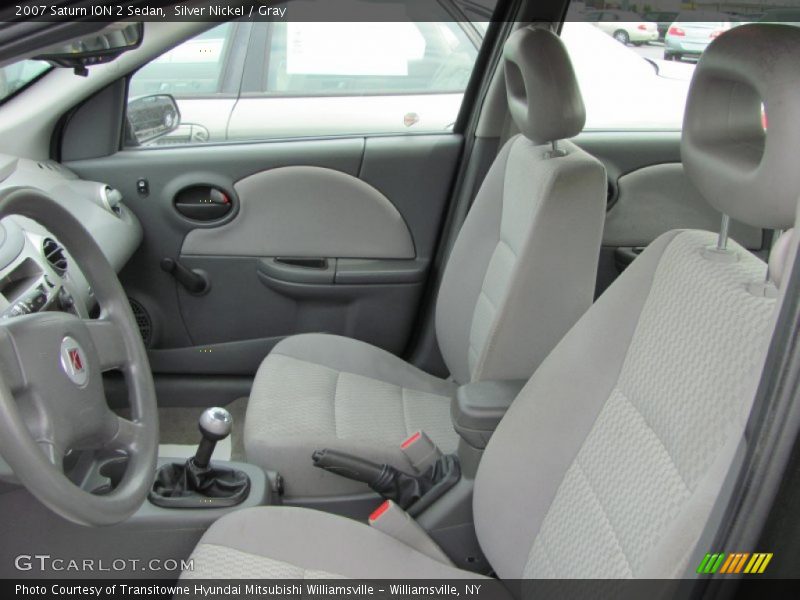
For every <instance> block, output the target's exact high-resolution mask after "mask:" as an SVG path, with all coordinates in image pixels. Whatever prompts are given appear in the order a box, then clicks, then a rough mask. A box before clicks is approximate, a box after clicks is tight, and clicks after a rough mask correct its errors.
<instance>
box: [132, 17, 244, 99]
mask: <svg viewBox="0 0 800 600" xmlns="http://www.w3.org/2000/svg"><path fill="white" fill-rule="evenodd" d="M233 29H234V28H233V24H232V23H223V24H222V25H218V26H217V27H214V28H213V29H209V30H208V31H206V32H204V33H201V34H200V35H198V36H197V37H194V38H192V39H190V40H188V41H186V42H183V43H182V44H180V45H178V46H176V47H175V48H173V49H172V50H170V51H169V52H167V53H165V54H162V55H161V56H159V57H158V58H156V59H155V60H154V61H152V62H150V63H148V64H147V65H145V66H144V67H142V68H141V69H139V71H137V72H136V74H135V75H134V76H133V77H132V78H131V81H130V87H129V92H128V96H129V98H136V97H139V96H147V95H151V94H170V95H172V96H173V97H175V98H176V99H180V98H192V97H197V96H209V95H214V94H219V93H220V92H221V91H222V78H223V74H224V67H225V58H226V55H227V50H228V46H229V43H230V34H231V32H232V30H233Z"/></svg>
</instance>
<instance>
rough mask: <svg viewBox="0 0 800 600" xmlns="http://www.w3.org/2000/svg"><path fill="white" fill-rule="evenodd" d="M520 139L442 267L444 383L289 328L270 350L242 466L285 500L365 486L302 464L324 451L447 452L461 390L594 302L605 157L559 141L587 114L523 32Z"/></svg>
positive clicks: (521, 360)
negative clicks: (272, 477)
mask: <svg viewBox="0 0 800 600" xmlns="http://www.w3.org/2000/svg"><path fill="white" fill-rule="evenodd" d="M503 61H504V68H505V80H506V90H507V95H508V105H509V111H510V114H511V116H512V118H513V120H514V122H515V124H516V126H517V127H518V128H519V130H520V132H521V133H520V134H519V135H517V136H515V137H513V138H512V139H510V140H509V141H508V142H507V143H506V144H505V145H504V147H503V148H502V149H501V151H500V152H499V154H498V156H497V158H496V159H495V161H494V164H493V165H492V166H491V168H490V170H489V172H488V174H487V176H486V179H485V181H484V182H483V185H482V186H481V189H480V191H479V192H478V194H477V197H476V199H475V202H474V205H473V206H472V209H471V211H470V213H469V215H468V217H467V219H466V221H465V222H464V225H463V227H462V229H461V231H460V233H459V236H458V238H457V240H456V243H455V245H454V247H453V250H452V252H451V255H450V258H449V261H448V263H447V266H446V269H445V273H444V277H443V281H442V284H441V288H440V291H439V296H438V299H437V306H436V333H437V338H438V342H439V346H440V348H441V350H442V354H443V356H444V359H445V362H446V363H447V366H448V368H449V369H450V372H451V379H450V380H442V379H438V378H435V377H433V376H431V375H429V374H427V373H424V372H422V371H420V370H419V369H417V368H415V367H413V366H412V365H410V364H408V363H406V362H404V361H403V360H401V359H399V358H397V357H396V356H394V355H391V354H389V353H387V352H385V351H383V350H381V349H378V348H376V347H373V346H370V345H368V344H365V343H363V342H360V341H357V340H353V339H348V338H343V337H338V336H332V335H323V334H304V335H297V336H293V337H290V338H287V339H286V340H284V341H282V342H281V343H279V344H278V345H277V346H276V347H275V348H274V350H273V351H272V352H271V353H270V354H269V356H267V357H266V359H265V360H264V362H263V363H262V365H261V367H260V368H259V370H258V373H257V375H256V378H255V382H254V384H253V389H252V392H251V395H250V402H249V406H248V409H247V416H246V420H245V432H244V436H245V449H246V453H247V458H248V460H249V461H251V462H254V463H256V464H259V465H261V466H263V467H265V468H270V469H275V470H277V471H279V472H280V473H281V474H282V475H283V477H284V481H285V490H286V495H287V496H290V497H309V496H332V495H341V494H349V493H355V492H363V491H366V490H367V488H366V487H365V486H363V484H360V483H356V482H353V481H350V480H348V479H345V478H343V477H337V476H335V475H331V474H330V473H328V472H325V471H323V470H321V469H316V468H314V467H313V466H312V461H311V453H312V451H313V450H315V449H318V448H332V449H337V450H341V451H345V452H350V453H353V454H358V455H360V456H363V457H365V458H369V459H371V460H374V461H377V462H387V463H390V464H392V465H394V466H397V467H400V468H408V463H407V462H406V459H405V457H404V455H403V454H402V453H401V451H400V447H399V444H400V442H401V441H402V440H403V439H404V438H406V437H407V436H408V435H410V434H411V433H413V432H414V431H417V430H420V429H422V430H424V431H425V432H426V433H427V434H428V435H429V436H430V437H431V438H432V439H433V440H434V442H436V443H437V445H438V446H439V447H440V448H441V449H442V450H443V451H444V452H452V451H454V450H455V449H456V447H457V443H458V436H457V434H456V433H455V431H454V429H453V426H452V422H451V419H450V401H451V399H452V398H453V396H454V395H455V391H456V389H457V387H458V385H459V384H464V383H469V382H473V381H479V380H489V379H493V380H501V379H527V378H528V377H530V375H531V374H532V373H533V372H534V371H535V370H536V368H537V367H538V365H539V364H540V363H541V362H542V361H543V360H544V358H545V357H546V356H547V355H548V354H549V353H550V351H551V350H552V348H553V347H554V346H555V345H556V343H557V342H558V341H559V340H560V339H561V337H562V336H563V335H564V334H565V333H566V332H567V331H568V330H569V329H570V327H572V325H573V324H574V323H575V322H576V321H577V320H578V319H579V318H580V317H581V315H582V314H583V313H584V312H585V311H586V309H587V308H588V307H589V306H590V305H591V302H592V297H593V291H594V286H595V277H596V271H597V261H598V254H599V250H600V240H601V236H602V228H603V222H604V217H605V204H606V174H605V170H604V167H603V165H602V164H601V163H600V162H599V161H598V160H596V159H595V158H593V157H591V156H589V155H588V154H586V153H585V152H583V151H582V150H581V149H579V148H578V147H577V146H575V145H574V144H572V143H570V142H568V141H565V138H570V137H573V136H575V135H576V134H578V133H579V132H580V131H581V129H582V128H583V125H584V121H585V109H584V105H583V100H582V98H581V94H580V90H579V88H578V83H577V81H576V80H575V74H574V72H573V69H572V65H571V63H570V60H569V57H568V56H567V52H566V50H565V48H564V46H563V44H562V42H561V40H560V39H559V38H558V36H557V35H555V34H554V33H552V32H550V31H547V30H544V29H536V28H530V27H526V28H523V29H520V30H519V31H517V32H515V33H514V34H512V35H511V37H510V38H509V39H508V41H507V43H506V45H505V49H504V54H503Z"/></svg>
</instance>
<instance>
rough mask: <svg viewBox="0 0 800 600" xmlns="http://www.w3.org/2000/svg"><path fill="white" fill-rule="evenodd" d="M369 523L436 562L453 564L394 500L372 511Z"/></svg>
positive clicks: (387, 501) (385, 501) (386, 501)
mask: <svg viewBox="0 0 800 600" xmlns="http://www.w3.org/2000/svg"><path fill="white" fill-rule="evenodd" d="M367 522H368V523H369V525H370V527H374V528H375V529H377V530H378V531H381V532H383V533H385V534H386V535H388V536H390V537H393V538H394V539H396V540H398V541H400V542H402V543H404V544H405V545H407V546H409V547H411V548H413V549H414V550H417V551H418V552H422V553H423V554H425V555H427V556H429V557H431V558H433V559H434V560H437V561H439V562H441V563H444V564H446V565H452V564H453V563H452V562H451V561H450V559H449V558H448V557H447V555H446V554H445V553H444V552H443V551H442V549H441V548H439V546H438V545H437V544H436V542H434V541H433V540H432V539H431V538H430V536H429V535H428V532H427V531H425V530H424V529H423V528H422V526H420V524H419V523H417V522H416V521H415V520H414V519H413V518H412V517H411V515H409V514H408V513H407V512H406V511H404V510H403V509H402V508H400V507H399V506H398V505H397V504H395V503H394V502H393V501H392V500H384V502H383V503H382V504H381V505H380V506H379V507H378V508H376V509H375V510H374V511H372V514H371V515H370V516H369V519H368V521H367Z"/></svg>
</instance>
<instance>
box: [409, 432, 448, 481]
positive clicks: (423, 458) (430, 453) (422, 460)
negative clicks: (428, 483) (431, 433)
mask: <svg viewBox="0 0 800 600" xmlns="http://www.w3.org/2000/svg"><path fill="white" fill-rule="evenodd" d="M400 450H402V451H403V454H405V455H406V458H407V459H408V461H409V462H410V463H411V466H412V467H414V470H415V471H417V473H424V472H425V471H427V470H428V468H429V467H430V466H431V465H432V464H433V463H435V462H436V461H437V460H439V459H440V458H441V457H442V451H441V450H439V447H438V446H437V445H436V444H434V443H433V441H432V440H431V438H429V437H428V434H426V433H425V432H424V431H417V432H415V433H412V434H411V435H410V436H409V437H408V438H406V439H405V440H403V442H402V443H401V444H400Z"/></svg>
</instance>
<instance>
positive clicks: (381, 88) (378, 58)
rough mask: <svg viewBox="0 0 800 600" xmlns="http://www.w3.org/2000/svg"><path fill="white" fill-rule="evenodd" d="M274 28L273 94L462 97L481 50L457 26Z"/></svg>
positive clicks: (269, 80)
mask: <svg viewBox="0 0 800 600" xmlns="http://www.w3.org/2000/svg"><path fill="white" fill-rule="evenodd" d="M335 25H336V26H335V27H332V24H331V23H275V24H274V25H273V27H272V35H271V44H270V51H269V63H268V70H267V86H266V87H267V89H266V90H264V91H265V92H266V93H267V94H268V95H273V96H348V95H352V96H356V95H364V94H372V95H394V94H428V93H460V92H463V91H464V89H465V88H466V86H467V82H468V81H469V76H470V74H471V73H472V66H473V64H474V63H475V57H476V56H477V49H476V48H475V46H474V45H473V44H472V43H471V42H470V40H469V38H468V37H467V36H466V34H465V33H464V31H463V30H462V29H461V28H460V27H459V26H458V24H456V23H337V24H335Z"/></svg>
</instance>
